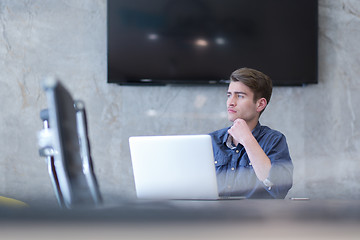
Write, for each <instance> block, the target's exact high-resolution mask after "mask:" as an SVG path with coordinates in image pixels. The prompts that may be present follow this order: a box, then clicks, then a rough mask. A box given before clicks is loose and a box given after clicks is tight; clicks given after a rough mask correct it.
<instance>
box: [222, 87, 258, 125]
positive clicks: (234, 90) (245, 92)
mask: <svg viewBox="0 0 360 240" xmlns="http://www.w3.org/2000/svg"><path fill="white" fill-rule="evenodd" d="M227 97H228V98H227V102H226V104H227V110H228V111H227V112H228V119H229V121H231V122H233V121H235V120H236V119H238V118H240V119H244V120H245V121H246V122H247V123H248V124H249V123H253V122H254V121H256V122H257V121H258V119H259V116H260V114H259V112H258V111H257V104H256V103H254V93H253V92H252V90H251V89H250V88H249V87H247V86H246V85H245V84H243V83H242V82H230V84H229V88H228V91H227Z"/></svg>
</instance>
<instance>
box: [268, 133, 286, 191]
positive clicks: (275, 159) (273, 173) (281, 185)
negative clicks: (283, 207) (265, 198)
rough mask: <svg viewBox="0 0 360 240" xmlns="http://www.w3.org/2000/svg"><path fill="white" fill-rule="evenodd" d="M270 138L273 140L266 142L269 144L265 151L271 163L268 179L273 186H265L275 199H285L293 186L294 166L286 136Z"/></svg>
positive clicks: (279, 135) (278, 135) (280, 135)
mask: <svg viewBox="0 0 360 240" xmlns="http://www.w3.org/2000/svg"><path fill="white" fill-rule="evenodd" d="M270 137H271V138H273V139H271V140H270V139H269V140H270V141H266V142H267V143H268V144H266V146H263V149H264V152H265V153H266V155H267V156H268V157H269V159H270V161H271V169H270V173H269V176H268V178H267V179H268V181H269V182H270V183H271V185H270V186H269V185H268V184H266V183H263V186H264V188H265V190H266V191H268V192H269V194H270V195H271V196H272V197H273V198H285V196H286V194H287V193H288V191H289V190H290V188H291V187H292V184H293V164H292V161H291V158H290V154H289V149H288V145H287V142H286V138H285V136H284V135H283V134H280V133H279V134H277V135H275V136H270ZM269 143H271V144H269Z"/></svg>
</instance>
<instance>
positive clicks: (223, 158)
mask: <svg viewBox="0 0 360 240" xmlns="http://www.w3.org/2000/svg"><path fill="white" fill-rule="evenodd" d="M214 157H215V167H221V166H224V165H226V164H228V162H229V160H230V157H229V155H228V154H226V153H225V152H223V151H218V152H216V153H215V154H214Z"/></svg>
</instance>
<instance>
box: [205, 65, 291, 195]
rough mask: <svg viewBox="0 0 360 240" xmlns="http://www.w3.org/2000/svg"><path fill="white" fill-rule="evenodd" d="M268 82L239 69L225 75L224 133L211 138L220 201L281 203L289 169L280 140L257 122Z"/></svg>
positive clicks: (268, 91) (256, 73) (267, 93)
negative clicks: (273, 200)
mask: <svg viewBox="0 0 360 240" xmlns="http://www.w3.org/2000/svg"><path fill="white" fill-rule="evenodd" d="M271 93H272V82H271V79H270V78H269V77H268V76H266V75H265V74H263V73H262V72H259V71H257V70H254V69H250V68H241V69H238V70H236V71H234V72H233V73H232V74H231V76H230V84H229V87H228V92H227V110H228V119H229V120H230V121H231V122H233V124H232V126H231V127H229V128H224V129H221V130H218V131H215V132H213V133H210V135H211V137H212V141H213V149H214V156H215V166H216V173H217V179H218V186H219V195H220V196H244V197H246V198H285V196H286V194H287V193H288V191H289V189H290V188H291V186H292V173H293V165H292V162H291V158H290V154H289V150H288V146H287V143H286V139H285V136H284V135H283V134H282V133H280V132H278V131H275V130H272V129H270V128H268V127H266V126H262V125H260V123H259V118H260V115H261V113H262V112H263V111H264V110H265V108H266V106H267V105H268V104H269V101H270V97H271Z"/></svg>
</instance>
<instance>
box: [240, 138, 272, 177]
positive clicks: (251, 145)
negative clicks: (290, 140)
mask: <svg viewBox="0 0 360 240" xmlns="http://www.w3.org/2000/svg"><path fill="white" fill-rule="evenodd" d="M244 147H245V150H246V153H247V155H248V157H249V159H250V162H251V164H252V166H253V168H254V171H255V174H256V176H257V177H258V179H259V180H260V181H264V180H265V179H266V178H267V177H268V176H269V172H270V168H271V161H270V159H269V158H268V156H266V154H265V152H264V150H263V149H262V148H261V147H260V145H259V143H258V142H257V141H256V139H255V138H254V137H251V138H248V139H246V140H245V141H244Z"/></svg>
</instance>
